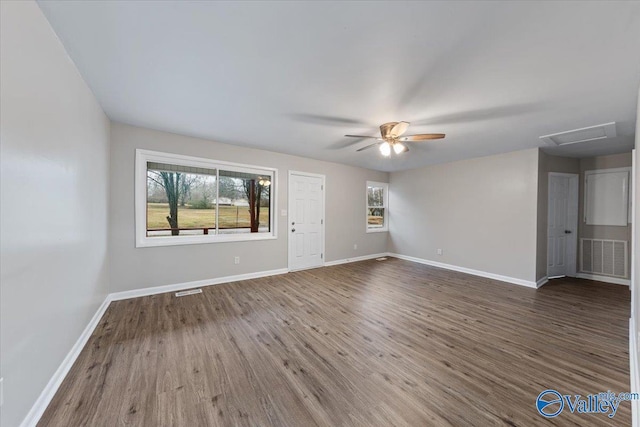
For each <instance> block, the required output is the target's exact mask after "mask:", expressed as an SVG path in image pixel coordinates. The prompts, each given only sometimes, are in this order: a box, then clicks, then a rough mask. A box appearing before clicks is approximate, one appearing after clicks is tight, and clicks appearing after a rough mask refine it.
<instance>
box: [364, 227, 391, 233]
mask: <svg viewBox="0 0 640 427" xmlns="http://www.w3.org/2000/svg"><path fill="white" fill-rule="evenodd" d="M388 231H389V229H388V228H367V233H386V232H388Z"/></svg>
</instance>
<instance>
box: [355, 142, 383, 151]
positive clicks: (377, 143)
mask: <svg viewBox="0 0 640 427" xmlns="http://www.w3.org/2000/svg"><path fill="white" fill-rule="evenodd" d="M376 145H380V143H379V142H376V143H374V144H370V145H367V146H366V147H362V148H358V149H357V150H356V151H364V150H367V149H369V148H371V147H375V146H376Z"/></svg>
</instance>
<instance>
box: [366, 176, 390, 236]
mask: <svg viewBox="0 0 640 427" xmlns="http://www.w3.org/2000/svg"><path fill="white" fill-rule="evenodd" d="M369 187H382V188H384V199H383V200H384V203H383V204H382V206H379V207H382V208H384V225H383V226H382V227H370V226H369ZM364 205H365V210H364V225H365V229H366V232H367V233H385V232H388V231H389V184H388V183H386V182H376V181H367V185H366V187H365V188H364Z"/></svg>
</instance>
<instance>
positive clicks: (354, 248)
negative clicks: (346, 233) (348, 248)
mask: <svg viewBox="0 0 640 427" xmlns="http://www.w3.org/2000/svg"><path fill="white" fill-rule="evenodd" d="M357 249H358V244H357V243H354V244H353V250H354V251H355V250H357Z"/></svg>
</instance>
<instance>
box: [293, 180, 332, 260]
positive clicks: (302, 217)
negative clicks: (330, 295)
mask: <svg viewBox="0 0 640 427" xmlns="http://www.w3.org/2000/svg"><path fill="white" fill-rule="evenodd" d="M287 232H288V233H289V270H301V269H305V268H313V267H320V266H322V265H323V263H324V254H323V252H324V176H322V175H315V174H306V173H303V172H292V171H290V172H289V218H288V231H287Z"/></svg>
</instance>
